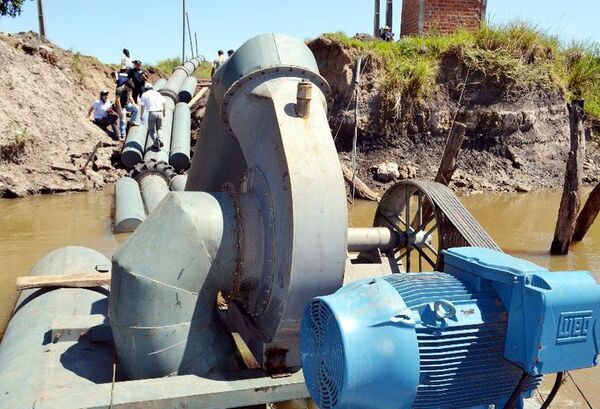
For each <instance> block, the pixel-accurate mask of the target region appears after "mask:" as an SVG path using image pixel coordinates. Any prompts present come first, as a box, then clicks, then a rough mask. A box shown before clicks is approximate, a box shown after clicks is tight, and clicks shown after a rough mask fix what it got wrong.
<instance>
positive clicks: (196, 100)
mask: <svg viewBox="0 0 600 409" xmlns="http://www.w3.org/2000/svg"><path fill="white" fill-rule="evenodd" d="M208 90H209V88H202V89H201V90H200V91H198V93H197V94H196V95H195V96H194V98H192V99H191V101H190V102H188V106H189V107H190V108H191V107H193V106H194V105H195V104H196V102H198V101H199V100H200V98H202V97H203V96H204V94H206V92H207V91H208Z"/></svg>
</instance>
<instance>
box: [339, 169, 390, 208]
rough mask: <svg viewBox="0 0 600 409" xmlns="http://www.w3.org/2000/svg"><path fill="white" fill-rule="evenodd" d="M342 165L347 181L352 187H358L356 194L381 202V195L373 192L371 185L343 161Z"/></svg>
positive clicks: (362, 197)
mask: <svg viewBox="0 0 600 409" xmlns="http://www.w3.org/2000/svg"><path fill="white" fill-rule="evenodd" d="M340 165H341V166H342V173H343V174H344V179H345V180H346V183H348V184H349V185H350V189H352V187H353V185H354V187H355V188H356V196H357V197H359V198H361V199H365V200H372V201H374V202H379V200H380V197H379V195H378V194H377V193H375V192H373V191H372V190H371V189H370V188H369V186H367V185H366V184H365V182H363V181H362V180H360V179H359V178H358V176H356V175H355V174H354V173H353V172H352V170H351V169H350V168H348V166H346V165H344V164H343V163H341V164H340Z"/></svg>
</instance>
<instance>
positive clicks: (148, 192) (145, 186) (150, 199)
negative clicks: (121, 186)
mask: <svg viewBox="0 0 600 409" xmlns="http://www.w3.org/2000/svg"><path fill="white" fill-rule="evenodd" d="M140 188H141V191H142V197H143V198H144V205H145V206H146V211H147V212H148V213H151V212H152V210H154V208H156V206H158V204H159V203H160V202H161V201H162V200H163V199H164V198H165V196H166V195H167V193H169V185H167V182H166V181H165V179H164V178H163V177H162V176H161V175H159V174H156V173H154V174H153V173H150V174H147V175H144V176H143V177H142V179H141V180H140Z"/></svg>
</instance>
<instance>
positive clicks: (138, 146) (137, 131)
mask: <svg viewBox="0 0 600 409" xmlns="http://www.w3.org/2000/svg"><path fill="white" fill-rule="evenodd" d="M147 133H148V128H147V127H145V126H143V125H141V126H134V127H132V128H131V129H130V130H129V133H128V134H127V139H125V144H124V145H123V151H121V163H123V165H125V167H127V168H133V167H134V166H135V165H137V164H138V163H140V162H141V161H142V160H143V158H144V146H145V145H146V134H147Z"/></svg>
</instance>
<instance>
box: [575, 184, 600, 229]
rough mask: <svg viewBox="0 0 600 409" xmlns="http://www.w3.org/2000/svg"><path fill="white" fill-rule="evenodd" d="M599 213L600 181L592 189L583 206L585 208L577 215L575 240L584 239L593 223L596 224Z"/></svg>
mask: <svg viewBox="0 0 600 409" xmlns="http://www.w3.org/2000/svg"><path fill="white" fill-rule="evenodd" d="M598 213H600V183H599V184H598V185H597V186H596V187H595V188H594V190H592V193H590V197H588V200H587V202H585V206H583V210H582V211H581V213H579V216H578V217H577V223H575V233H574V234H573V240H574V241H581V240H583V238H584V237H585V235H586V233H587V232H588V230H589V229H590V227H592V224H594V220H596V217H597V216H598Z"/></svg>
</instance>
